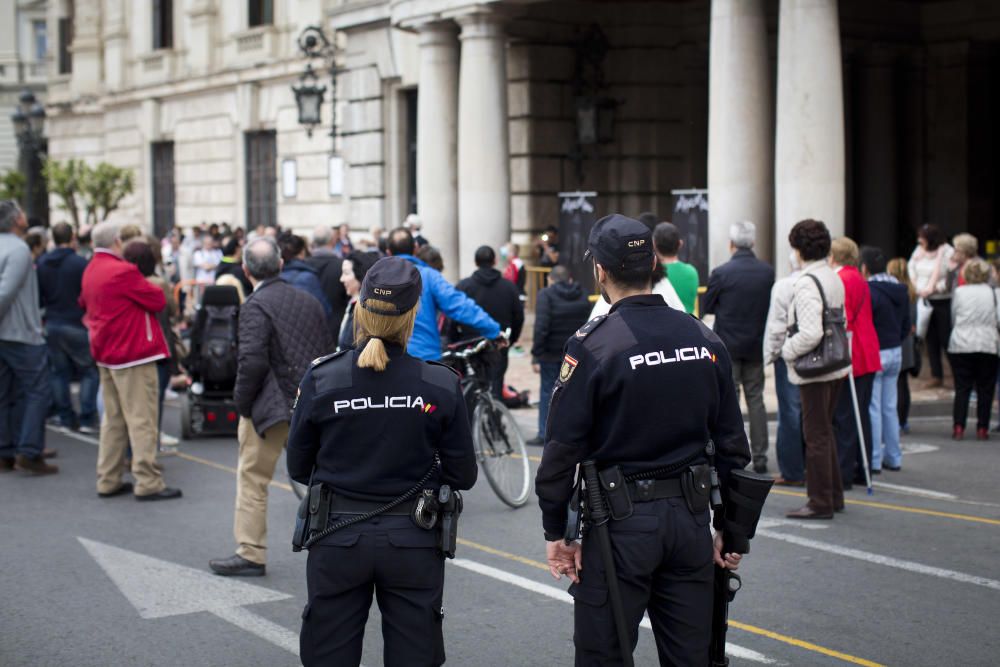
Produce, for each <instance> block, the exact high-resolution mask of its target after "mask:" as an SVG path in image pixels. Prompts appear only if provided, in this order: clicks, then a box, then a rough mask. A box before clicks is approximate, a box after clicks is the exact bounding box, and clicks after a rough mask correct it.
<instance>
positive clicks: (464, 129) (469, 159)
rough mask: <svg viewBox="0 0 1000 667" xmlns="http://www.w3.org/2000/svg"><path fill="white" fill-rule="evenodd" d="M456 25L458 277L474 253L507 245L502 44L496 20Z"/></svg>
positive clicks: (488, 16)
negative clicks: (458, 46)
mask: <svg viewBox="0 0 1000 667" xmlns="http://www.w3.org/2000/svg"><path fill="white" fill-rule="evenodd" d="M456 20H457V21H458V23H459V25H460V26H462V33H461V40H462V62H461V72H460V74H459V83H458V228H459V237H458V238H459V244H458V251H459V266H460V274H461V275H463V276H465V275H468V274H470V273H472V271H473V270H475V262H474V260H473V255H474V254H475V251H476V248H477V247H479V246H481V245H489V246H491V247H493V248H494V249H499V247H500V246H501V245H502V244H504V243H506V242H507V241H509V240H510V155H509V154H510V150H509V146H508V139H507V64H506V60H507V48H506V46H507V40H506V37H505V35H504V33H503V28H502V26H501V23H500V20H499V17H498V16H497V15H495V14H492V13H488V12H476V13H472V14H464V15H462V16H458V17H456Z"/></svg>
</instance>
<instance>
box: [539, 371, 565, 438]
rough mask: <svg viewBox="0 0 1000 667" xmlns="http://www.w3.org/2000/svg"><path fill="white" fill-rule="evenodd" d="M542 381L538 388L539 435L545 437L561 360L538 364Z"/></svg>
mask: <svg viewBox="0 0 1000 667" xmlns="http://www.w3.org/2000/svg"><path fill="white" fill-rule="evenodd" d="M538 366H539V369H540V371H541V376H542V383H541V386H540V387H539V388H538V437H540V438H542V439H544V438H545V422H546V420H548V418H549V403H551V402H552V388H553V387H555V384H556V380H557V379H558V378H559V368H560V366H562V363H561V362H559V361H542V362H540V363H539V364H538Z"/></svg>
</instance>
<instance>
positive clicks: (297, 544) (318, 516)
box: [292, 484, 333, 551]
mask: <svg viewBox="0 0 1000 667" xmlns="http://www.w3.org/2000/svg"><path fill="white" fill-rule="evenodd" d="M332 498H333V491H332V490H330V489H328V488H327V487H325V486H324V485H322V484H313V485H312V486H310V487H309V493H307V494H306V496H305V498H303V499H302V502H300V503H299V509H298V512H296V514H295V530H294V532H293V533H292V551H302V549H303V547H305V545H306V543H307V542H309V539H310V538H311V537H312V536H313V535H316V534H317V533H319V532H320V531H322V530H324V529H326V526H327V523H329V521H330V501H331V499H332Z"/></svg>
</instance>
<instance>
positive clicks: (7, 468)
mask: <svg viewBox="0 0 1000 667" xmlns="http://www.w3.org/2000/svg"><path fill="white" fill-rule="evenodd" d="M12 470H14V459H8V458H7V457H4V458H2V459H0V472H11V471H12Z"/></svg>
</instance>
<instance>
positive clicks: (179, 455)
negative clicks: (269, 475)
mask: <svg viewBox="0 0 1000 667" xmlns="http://www.w3.org/2000/svg"><path fill="white" fill-rule="evenodd" d="M177 458H181V459H185V460H187V461H193V462H195V463H200V464H202V465H204V466H208V467H210V468H215V469H216V470H225V471H226V472H231V473H233V474H234V475H235V474H236V473H237V472H239V471H238V470H236V468H231V467H230V466H227V465H223V464H221V463H216V462H215V461H209V460H208V459H203V458H201V457H200V456H192V455H191V454H186V453H184V452H177ZM270 484H271V486H275V487H277V488H279V489H284V490H285V491H291V490H292V485H291V484H285V483H283V482H278V481H276V480H273V479H272V480H271V482H270Z"/></svg>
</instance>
